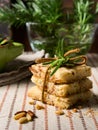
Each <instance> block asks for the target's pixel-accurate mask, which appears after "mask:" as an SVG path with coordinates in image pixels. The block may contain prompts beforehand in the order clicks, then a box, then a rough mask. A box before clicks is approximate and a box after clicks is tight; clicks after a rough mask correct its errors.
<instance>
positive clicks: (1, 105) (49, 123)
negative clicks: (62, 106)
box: [0, 54, 98, 130]
mask: <svg viewBox="0 0 98 130" xmlns="http://www.w3.org/2000/svg"><path fill="white" fill-rule="evenodd" d="M87 56H88V64H89V65H90V66H91V67H92V76H91V77H90V79H91V80H92V82H93V89H92V91H93V97H92V99H90V100H89V101H88V102H87V103H86V104H84V105H82V108H81V109H78V112H76V113H75V112H73V109H70V110H64V112H65V114H64V115H62V116H57V115H56V114H55V110H56V108H55V107H53V106H49V105H44V107H45V109H43V110H37V109H36V108H35V106H34V105H30V104H29V101H30V99H29V98H28V96H27V92H28V89H29V88H31V87H32V86H33V85H34V84H33V83H32V82H31V80H30V78H29V77H28V78H26V79H25V80H21V81H18V82H16V83H13V84H8V85H6V86H3V87H0V130H98V54H88V55H87ZM20 110H26V111H27V110H32V111H34V113H35V114H36V116H37V118H36V119H35V120H34V121H31V122H28V123H26V124H19V123H18V121H15V120H14V119H13V116H14V113H16V112H17V111H20Z"/></svg>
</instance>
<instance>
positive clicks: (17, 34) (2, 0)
mask: <svg viewBox="0 0 98 130" xmlns="http://www.w3.org/2000/svg"><path fill="white" fill-rule="evenodd" d="M22 1H23V2H24V3H26V1H27V0H22ZM92 1H94V2H95V5H96V2H98V0H92ZM13 3H16V0H0V7H3V6H5V5H7V6H8V7H9V8H11V4H13ZM63 3H64V4H63V8H64V11H66V10H68V11H72V10H73V0H63ZM92 15H93V14H92ZM95 23H98V18H96V19H95ZM0 34H3V35H4V36H7V35H9V34H10V35H11V36H12V38H13V40H15V41H17V42H22V43H23V44H24V46H25V51H31V47H30V44H29V41H28V37H27V32H26V27H25V26H24V27H20V28H18V29H17V28H15V27H11V28H10V29H9V25H7V24H4V23H0ZM21 34H22V35H21ZM97 48H98V29H97V30H96V33H95V35H94V40H93V44H92V47H91V49H90V52H91V53H92V52H95V53H98V49H97Z"/></svg>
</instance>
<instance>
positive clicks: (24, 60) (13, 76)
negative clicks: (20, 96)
mask: <svg viewBox="0 0 98 130" xmlns="http://www.w3.org/2000/svg"><path fill="white" fill-rule="evenodd" d="M43 56H44V51H43V50H42V51H39V52H36V53H32V52H24V53H23V54H22V55H20V56H19V57H17V58H16V59H15V60H13V61H12V62H10V63H9V64H8V65H7V66H6V68H5V71H4V73H1V74H0V86H4V85H7V84H12V83H15V82H17V81H20V80H22V79H24V78H26V77H29V76H31V72H30V71H29V66H31V65H32V64H34V63H35V62H34V60H35V59H36V58H41V57H43Z"/></svg>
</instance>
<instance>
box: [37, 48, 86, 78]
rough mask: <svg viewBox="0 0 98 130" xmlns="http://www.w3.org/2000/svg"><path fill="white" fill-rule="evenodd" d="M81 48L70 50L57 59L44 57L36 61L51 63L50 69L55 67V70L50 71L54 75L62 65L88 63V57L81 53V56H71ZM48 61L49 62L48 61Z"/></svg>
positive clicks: (71, 65)
mask: <svg viewBox="0 0 98 130" xmlns="http://www.w3.org/2000/svg"><path fill="white" fill-rule="evenodd" d="M79 51H80V49H79V48H76V49H73V50H70V51H68V52H66V53H65V54H64V55H63V56H60V57H56V58H55V59H54V58H53V59H52V58H51V59H50V61H49V58H42V60H41V59H37V60H36V61H35V62H36V63H42V62H43V65H49V69H52V68H54V69H53V71H52V72H51V73H50V76H52V75H53V74H54V73H55V72H56V71H57V70H58V69H59V68H60V67H61V66H66V67H74V66H76V65H82V64H85V63H86V57H85V56H83V55H81V56H75V57H73V56H70V55H71V54H73V53H79ZM47 61H48V62H47Z"/></svg>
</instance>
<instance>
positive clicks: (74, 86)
mask: <svg viewBox="0 0 98 130" xmlns="http://www.w3.org/2000/svg"><path fill="white" fill-rule="evenodd" d="M47 68H48V65H43V64H42V63H40V64H35V65H32V66H31V67H30V71H31V72H32V74H33V75H32V77H31V80H32V82H33V83H34V84H35V86H33V87H32V88H30V89H29V91H28V96H29V97H31V98H32V99H34V100H39V101H42V102H44V103H46V104H49V105H53V106H56V107H59V108H62V109H65V108H66V109H67V108H70V107H71V106H73V105H74V104H77V103H78V102H79V101H81V102H82V101H86V100H88V99H89V98H90V97H91V95H92V93H91V91H90V89H91V88H92V82H91V80H90V79H89V76H91V68H90V66H87V65H86V64H83V65H78V66H75V67H71V68H67V67H60V68H59V69H58V70H57V71H56V72H55V73H54V74H53V75H52V76H50V73H51V72H52V71H53V70H52V69H50V70H48V71H47ZM46 72H47V75H46ZM45 76H47V78H45Z"/></svg>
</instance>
